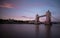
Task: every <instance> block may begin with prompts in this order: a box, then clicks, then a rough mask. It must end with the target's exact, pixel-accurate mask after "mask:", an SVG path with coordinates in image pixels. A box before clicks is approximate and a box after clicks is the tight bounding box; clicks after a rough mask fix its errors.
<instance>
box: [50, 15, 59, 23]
mask: <svg viewBox="0 0 60 38" xmlns="http://www.w3.org/2000/svg"><path fill="white" fill-rule="evenodd" d="M51 17H52V18H53V19H55V20H56V21H59V22H60V19H57V18H55V17H53V16H51Z"/></svg>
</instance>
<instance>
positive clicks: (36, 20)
mask: <svg viewBox="0 0 60 38" xmlns="http://www.w3.org/2000/svg"><path fill="white" fill-rule="evenodd" d="M35 23H36V24H38V23H39V15H38V14H36V18H35Z"/></svg>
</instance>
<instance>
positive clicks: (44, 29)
mask: <svg viewBox="0 0 60 38" xmlns="http://www.w3.org/2000/svg"><path fill="white" fill-rule="evenodd" d="M0 26H1V32H2V38H60V24H52V25H44V24H40V25H35V24H0Z"/></svg>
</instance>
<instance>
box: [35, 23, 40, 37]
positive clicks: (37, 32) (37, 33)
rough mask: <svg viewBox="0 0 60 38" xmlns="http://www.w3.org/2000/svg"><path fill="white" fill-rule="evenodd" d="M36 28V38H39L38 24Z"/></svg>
mask: <svg viewBox="0 0 60 38" xmlns="http://www.w3.org/2000/svg"><path fill="white" fill-rule="evenodd" d="M35 26H36V27H35V28H36V29H35V32H36V38H38V37H39V25H38V24H37V25H35Z"/></svg>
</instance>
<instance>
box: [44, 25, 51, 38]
mask: <svg viewBox="0 0 60 38" xmlns="http://www.w3.org/2000/svg"><path fill="white" fill-rule="evenodd" d="M51 26H52V25H45V29H46V38H51Z"/></svg>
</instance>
